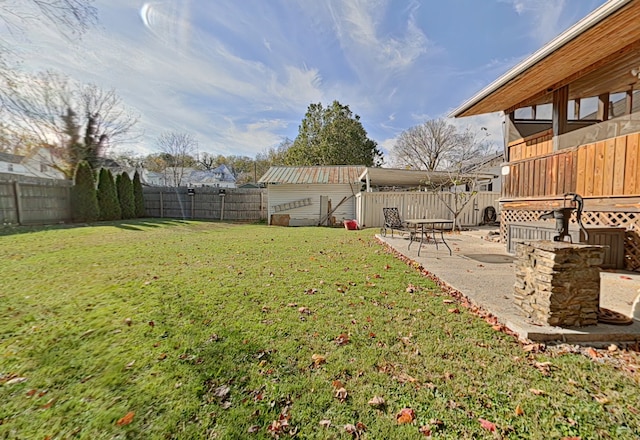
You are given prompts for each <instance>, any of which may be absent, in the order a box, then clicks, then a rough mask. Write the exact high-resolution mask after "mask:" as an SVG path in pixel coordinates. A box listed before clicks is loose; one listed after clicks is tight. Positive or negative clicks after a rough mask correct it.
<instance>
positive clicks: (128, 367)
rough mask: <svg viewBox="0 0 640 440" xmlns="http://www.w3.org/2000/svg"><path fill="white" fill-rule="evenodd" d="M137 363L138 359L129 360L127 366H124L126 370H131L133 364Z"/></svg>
mask: <svg viewBox="0 0 640 440" xmlns="http://www.w3.org/2000/svg"><path fill="white" fill-rule="evenodd" d="M135 363H136V361H135V360H133V361H131V362H129V363H128V364H127V365H125V366H124V368H125V369H126V370H130V369H131V367H133V364H135Z"/></svg>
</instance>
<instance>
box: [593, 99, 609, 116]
mask: <svg viewBox="0 0 640 440" xmlns="http://www.w3.org/2000/svg"><path fill="white" fill-rule="evenodd" d="M596 118H597V119H599V120H601V121H606V120H607V119H609V93H603V94H602V95H600V96H598V115H597V117H596Z"/></svg>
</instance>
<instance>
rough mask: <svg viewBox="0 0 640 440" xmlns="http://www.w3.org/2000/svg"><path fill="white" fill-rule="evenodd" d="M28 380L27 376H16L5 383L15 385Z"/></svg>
mask: <svg viewBox="0 0 640 440" xmlns="http://www.w3.org/2000/svg"><path fill="white" fill-rule="evenodd" d="M26 380H27V378H26V377H14V378H13V379H9V380H8V381H6V382H5V383H4V384H5V385H15V384H17V383H22V382H25V381H26Z"/></svg>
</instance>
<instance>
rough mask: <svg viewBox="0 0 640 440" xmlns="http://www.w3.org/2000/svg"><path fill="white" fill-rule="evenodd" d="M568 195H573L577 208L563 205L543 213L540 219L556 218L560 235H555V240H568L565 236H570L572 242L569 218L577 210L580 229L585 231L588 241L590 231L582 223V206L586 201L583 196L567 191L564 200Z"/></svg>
mask: <svg viewBox="0 0 640 440" xmlns="http://www.w3.org/2000/svg"><path fill="white" fill-rule="evenodd" d="M568 196H571V200H570V201H571V202H575V204H576V207H575V208H574V207H563V208H557V209H553V210H551V211H549V212H545V213H544V214H541V215H540V217H538V220H543V219H550V218H554V219H556V232H558V235H556V236H554V237H553V241H566V240H565V238H566V237H569V241H570V242H571V241H572V240H571V235H569V220H571V214H572V213H573V211H576V219H577V221H578V226H580V230H581V231H582V232H583V233H584V239H585V241H586V240H588V239H589V233H588V232H587V230H586V229H585V227H584V225H583V224H582V208H583V207H584V202H583V200H582V197H581V196H580V195H579V194H576V193H566V194H565V195H564V199H563V200H564V201H566V198H567V197H568Z"/></svg>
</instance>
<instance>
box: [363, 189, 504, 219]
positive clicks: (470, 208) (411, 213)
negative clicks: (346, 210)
mask: <svg viewBox="0 0 640 440" xmlns="http://www.w3.org/2000/svg"><path fill="white" fill-rule="evenodd" d="M471 197H473V199H472V200H471V201H470V202H469V203H468V204H467V206H465V208H464V210H463V211H462V212H461V213H460V215H459V216H458V219H459V223H460V224H461V225H462V226H477V225H479V224H481V223H482V220H483V213H484V209H485V208H486V207H488V206H492V207H493V208H494V209H495V211H496V213H497V212H499V204H498V199H499V198H500V193H498V192H478V193H476V194H475V195H471ZM443 198H444V199H445V200H447V203H448V204H449V206H451V207H453V206H454V194H453V193H449V192H443V193H440V194H434V193H431V192H361V193H358V194H356V220H357V221H358V225H360V227H361V228H379V227H380V226H382V225H383V224H384V215H383V214H382V208H398V211H400V217H401V218H402V219H403V220H404V219H410V218H446V219H450V220H453V213H452V212H451V211H450V210H449V209H447V206H446V205H445V203H444V201H443Z"/></svg>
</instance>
